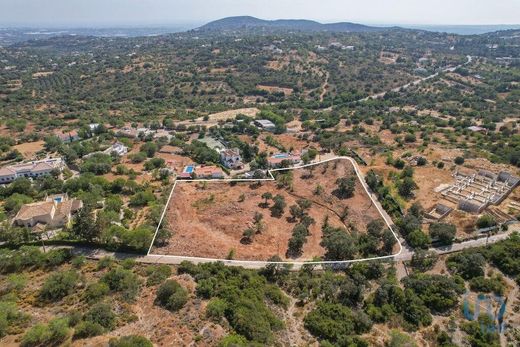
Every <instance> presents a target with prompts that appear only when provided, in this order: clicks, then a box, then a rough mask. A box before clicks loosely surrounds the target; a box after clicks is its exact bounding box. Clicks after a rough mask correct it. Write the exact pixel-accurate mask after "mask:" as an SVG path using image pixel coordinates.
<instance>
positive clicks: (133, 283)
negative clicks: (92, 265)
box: [101, 268, 140, 300]
mask: <svg viewBox="0 0 520 347" xmlns="http://www.w3.org/2000/svg"><path fill="white" fill-rule="evenodd" d="M101 281H102V282H104V283H106V284H107V285H108V287H109V288H110V290H112V291H115V292H119V293H121V295H122V296H123V298H124V299H125V300H133V299H135V297H136V296H137V294H138V292H139V285H140V281H139V278H138V277H137V275H136V274H134V273H133V272H132V271H130V270H125V269H122V268H115V269H112V270H110V271H109V272H107V273H106V274H105V275H104V276H103V277H102V278H101Z"/></svg>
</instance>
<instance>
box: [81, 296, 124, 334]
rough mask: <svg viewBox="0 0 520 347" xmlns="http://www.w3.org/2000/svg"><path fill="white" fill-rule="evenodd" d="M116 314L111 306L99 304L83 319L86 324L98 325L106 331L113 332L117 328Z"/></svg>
mask: <svg viewBox="0 0 520 347" xmlns="http://www.w3.org/2000/svg"><path fill="white" fill-rule="evenodd" d="M116 318H117V316H116V314H115V313H114V312H113V311H112V308H111V307H110V305H108V304H106V303H99V304H96V305H94V306H93V307H92V308H91V309H90V310H89V311H88V312H87V313H86V314H85V316H84V317H83V319H84V320H85V321H86V322H91V323H97V324H99V325H100V326H102V327H103V328H104V329H106V330H112V329H114V328H115V326H116Z"/></svg>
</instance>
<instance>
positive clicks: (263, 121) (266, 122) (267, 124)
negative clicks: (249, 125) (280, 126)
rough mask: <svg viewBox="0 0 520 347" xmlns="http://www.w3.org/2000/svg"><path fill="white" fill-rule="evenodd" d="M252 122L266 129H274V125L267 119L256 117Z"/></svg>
mask: <svg viewBox="0 0 520 347" xmlns="http://www.w3.org/2000/svg"><path fill="white" fill-rule="evenodd" d="M254 124H255V125H256V127H257V128H260V129H263V130H267V131H273V130H275V129H276V125H274V123H273V122H271V121H270V120H268V119H257V120H255V121H254Z"/></svg>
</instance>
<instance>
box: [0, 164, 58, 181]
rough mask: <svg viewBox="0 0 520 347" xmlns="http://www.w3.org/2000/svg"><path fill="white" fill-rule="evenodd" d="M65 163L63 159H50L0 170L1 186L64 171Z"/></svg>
mask: <svg viewBox="0 0 520 347" xmlns="http://www.w3.org/2000/svg"><path fill="white" fill-rule="evenodd" d="M64 167H65V162H64V161H63V159H62V158H49V159H44V160H37V161H31V162H27V163H21V164H16V165H10V166H6V167H3V168H0V184H5V183H10V182H12V181H14V180H15V179H17V178H19V177H27V178H38V177H41V176H45V175H49V174H50V173H51V172H52V171H54V170H58V171H62V170H63V168H64Z"/></svg>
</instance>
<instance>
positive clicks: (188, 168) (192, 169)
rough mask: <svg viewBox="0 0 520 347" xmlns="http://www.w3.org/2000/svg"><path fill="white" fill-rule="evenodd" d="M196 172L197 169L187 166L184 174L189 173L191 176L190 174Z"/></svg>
mask: <svg viewBox="0 0 520 347" xmlns="http://www.w3.org/2000/svg"><path fill="white" fill-rule="evenodd" d="M194 170H195V167H194V166H192V165H190V166H186V167H185V168H184V172H186V173H189V174H190V173H193V171H194Z"/></svg>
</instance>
